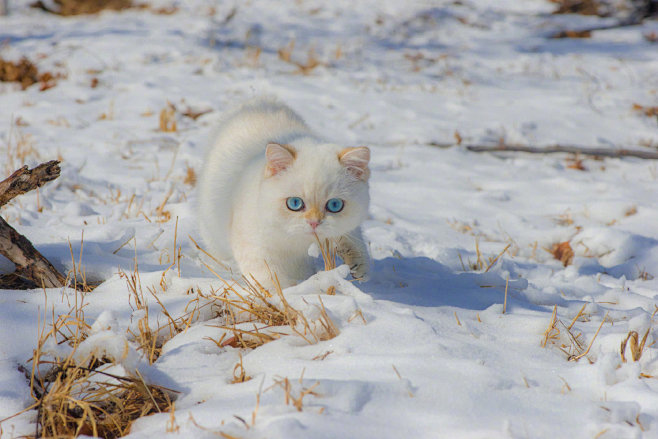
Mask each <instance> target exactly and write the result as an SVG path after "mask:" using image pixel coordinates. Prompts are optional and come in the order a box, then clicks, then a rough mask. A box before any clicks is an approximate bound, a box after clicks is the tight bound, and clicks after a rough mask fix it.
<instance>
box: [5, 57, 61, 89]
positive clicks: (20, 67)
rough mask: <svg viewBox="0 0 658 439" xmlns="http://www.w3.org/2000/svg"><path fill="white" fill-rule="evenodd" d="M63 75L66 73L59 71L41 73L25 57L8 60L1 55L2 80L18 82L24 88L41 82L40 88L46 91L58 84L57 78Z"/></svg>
mask: <svg viewBox="0 0 658 439" xmlns="http://www.w3.org/2000/svg"><path fill="white" fill-rule="evenodd" d="M62 77H64V75H63V74H59V73H57V74H55V73H52V72H41V73H40V72H39V69H38V68H37V66H36V65H35V64H34V63H33V62H32V61H30V60H29V59H27V58H25V57H23V58H21V59H20V60H18V61H7V60H5V59H3V58H2V57H0V81H3V82H18V83H19V84H20V85H21V88H22V89H23V90H25V89H26V88H28V87H29V86H31V85H33V84H39V90H40V91H45V90H48V89H49V88H52V87H54V86H55V85H57V79H60V78H62Z"/></svg>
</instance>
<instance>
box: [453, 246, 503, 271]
mask: <svg viewBox="0 0 658 439" xmlns="http://www.w3.org/2000/svg"><path fill="white" fill-rule="evenodd" d="M511 246H512V243H509V244H507V245H506V246H505V248H504V249H503V250H502V251H501V252H500V253H498V254H497V255H495V256H489V257H488V258H486V259H484V257H483V255H482V252H481V251H480V238H479V237H476V238H475V255H476V257H477V258H476V260H475V262H472V261H471V260H470V259H468V261H467V265H466V264H464V260H463V259H462V256H461V254H459V262H460V263H461V266H462V269H463V270H464V271H467V270H471V271H484V273H487V272H488V271H489V270H491V269H492V268H493V266H494V265H496V262H498V260H499V259H500V258H501V256H503V255H504V254H505V252H507V250H509V248H510V247H511Z"/></svg>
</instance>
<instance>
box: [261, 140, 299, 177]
mask: <svg viewBox="0 0 658 439" xmlns="http://www.w3.org/2000/svg"><path fill="white" fill-rule="evenodd" d="M265 156H266V157H267V173H268V174H269V176H270V177H271V176H273V175H276V174H278V173H279V172H281V171H285V170H286V169H288V167H290V165H292V162H293V161H294V160H295V157H296V156H297V151H295V148H293V147H292V146H290V145H279V144H278V143H268V144H267V148H266V149H265Z"/></svg>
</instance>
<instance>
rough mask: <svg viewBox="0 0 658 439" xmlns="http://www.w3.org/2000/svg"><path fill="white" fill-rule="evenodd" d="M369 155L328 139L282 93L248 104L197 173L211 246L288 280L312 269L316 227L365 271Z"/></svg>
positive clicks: (267, 278)
mask: <svg viewBox="0 0 658 439" xmlns="http://www.w3.org/2000/svg"><path fill="white" fill-rule="evenodd" d="M369 160H370V150H369V149H368V148H367V147H365V146H360V147H354V148H346V147H342V146H339V145H336V144H333V143H326V142H324V141H323V140H321V139H319V138H318V137H316V136H315V135H314V134H313V133H312V132H311V131H310V130H309V128H308V127H307V126H306V124H305V123H304V121H303V120H302V118H301V117H300V116H298V115H297V114H296V113H294V112H293V111H292V110H291V109H290V108H288V107H287V106H285V105H283V104H281V103H279V102H277V101H276V100H272V99H259V100H255V101H252V102H249V103H247V104H246V105H244V106H243V107H242V108H240V109H239V110H237V111H235V112H233V113H231V114H229V115H228V116H226V117H225V118H224V120H223V122H222V124H221V126H220V129H219V131H218V134H217V137H216V138H215V140H214V144H213V145H212V146H211V148H210V150H209V151H208V154H207V156H206V161H205V166H204V169H203V172H202V174H201V178H200V180H199V193H198V200H199V225H200V230H201V235H202V238H203V240H204V242H205V243H206V246H207V248H208V251H209V252H210V253H211V254H212V255H213V256H215V257H216V258H218V259H223V260H228V259H230V258H231V257H232V258H233V259H235V261H237V263H238V265H239V267H240V271H241V272H242V273H243V274H244V275H246V276H247V277H249V276H250V275H252V276H254V277H255V278H256V280H258V281H259V282H260V283H262V284H263V285H264V286H266V287H271V286H272V285H273V284H274V282H273V278H272V275H273V274H274V273H276V276H277V277H278V279H279V282H280V284H281V286H282V287H284V288H285V287H287V286H290V285H294V284H296V283H298V282H300V281H302V280H304V279H306V278H308V277H309V276H310V275H312V274H313V272H314V263H313V258H311V257H310V256H309V255H308V249H309V247H310V245H311V244H312V243H314V242H316V238H315V236H314V233H316V234H317V235H318V237H319V238H320V239H321V240H322V241H323V240H324V238H333V239H335V242H336V243H337V245H338V255H339V256H340V257H341V258H342V259H343V261H344V262H345V263H346V264H348V265H349V266H350V269H351V272H352V275H353V276H354V277H355V278H357V279H360V280H365V279H366V278H367V276H368V269H369V257H368V250H367V248H366V246H365V244H364V242H363V237H362V235H361V229H360V224H361V223H362V222H363V220H364V219H365V218H366V215H367V213H368V205H369V203H370V196H369V194H368V177H369V175H370V171H369V169H368V162H369Z"/></svg>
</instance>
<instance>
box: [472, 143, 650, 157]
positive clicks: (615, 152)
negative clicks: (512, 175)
mask: <svg viewBox="0 0 658 439" xmlns="http://www.w3.org/2000/svg"><path fill="white" fill-rule="evenodd" d="M466 149H467V150H469V151H473V152H527V153H531V154H555V153H570V154H581V155H586V156H595V157H617V158H618V157H637V158H640V159H646V160H658V151H643V150H638V149H623V148H622V149H610V148H587V147H584V146H575V145H552V146H542V147H538V146H521V145H495V146H485V145H466Z"/></svg>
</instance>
